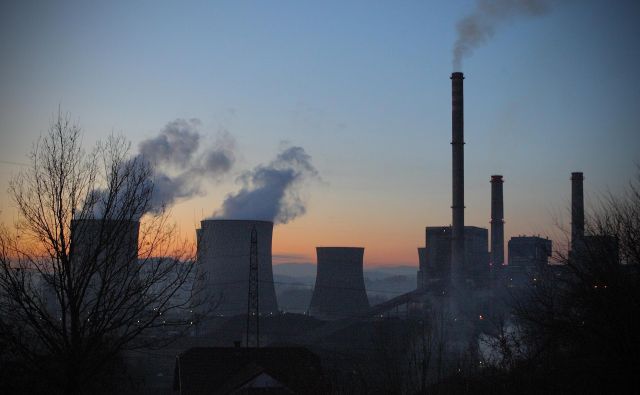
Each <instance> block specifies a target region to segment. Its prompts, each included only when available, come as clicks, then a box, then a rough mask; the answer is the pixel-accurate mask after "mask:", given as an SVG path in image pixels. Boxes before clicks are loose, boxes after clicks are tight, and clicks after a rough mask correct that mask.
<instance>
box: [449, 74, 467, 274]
mask: <svg viewBox="0 0 640 395" xmlns="http://www.w3.org/2000/svg"><path fill="white" fill-rule="evenodd" d="M463 81H464V75H463V74H462V73H460V72H455V73H451V99H452V100H451V134H452V139H451V153H452V161H453V163H452V205H451V209H452V220H451V225H452V232H451V233H452V234H451V280H452V282H453V283H454V285H455V284H456V283H457V282H458V280H459V278H460V275H461V272H462V268H463V266H464V92H463Z"/></svg>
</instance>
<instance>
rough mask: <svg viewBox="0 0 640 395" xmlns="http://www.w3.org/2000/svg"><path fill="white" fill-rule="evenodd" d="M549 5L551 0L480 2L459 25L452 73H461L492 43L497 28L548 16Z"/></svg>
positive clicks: (487, 0) (493, 0)
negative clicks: (465, 63)
mask: <svg viewBox="0 0 640 395" xmlns="http://www.w3.org/2000/svg"><path fill="white" fill-rule="evenodd" d="M550 3H551V1H550V0H478V1H477V2H476V8H475V10H474V11H473V12H472V13H471V14H470V15H467V16H466V17H464V18H462V19H461V20H460V21H459V22H458V25H457V30H458V38H457V39H456V42H455V44H454V46H453V69H454V70H461V68H462V59H463V58H465V57H467V56H468V55H470V54H471V52H473V50H474V49H476V48H477V47H479V46H481V45H482V44H484V43H486V42H487V41H488V40H489V39H491V37H493V34H494V32H495V29H496V27H498V25H500V24H502V23H505V22H508V21H509V20H512V19H515V18H518V17H528V16H530V17H534V16H540V15H545V14H547V13H548V12H549V9H550Z"/></svg>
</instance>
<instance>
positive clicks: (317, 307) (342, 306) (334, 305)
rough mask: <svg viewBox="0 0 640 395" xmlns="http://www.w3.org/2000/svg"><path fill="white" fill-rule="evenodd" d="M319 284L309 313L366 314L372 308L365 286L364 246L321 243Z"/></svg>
mask: <svg viewBox="0 0 640 395" xmlns="http://www.w3.org/2000/svg"><path fill="white" fill-rule="evenodd" d="M316 252H317V254H318V265H317V274H316V285H315V288H314V290H313V296H312V297H311V304H310V306H309V314H310V315H312V316H315V317H318V318H321V319H338V318H346V317H353V316H357V315H360V314H362V313H363V312H365V311H366V310H367V309H368V308H369V300H368V299H367V293H366V291H365V287H364V274H363V267H362V265H363V260H362V258H363V256H364V248H358V247H317V248H316Z"/></svg>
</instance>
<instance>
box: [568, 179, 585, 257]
mask: <svg viewBox="0 0 640 395" xmlns="http://www.w3.org/2000/svg"><path fill="white" fill-rule="evenodd" d="M583 181H584V176H583V175H582V172H574V173H571V249H572V250H573V251H576V249H577V247H578V244H579V243H580V240H582V238H583V237H584V194H583V192H582V182H583Z"/></svg>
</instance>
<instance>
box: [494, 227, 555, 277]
mask: <svg viewBox="0 0 640 395" xmlns="http://www.w3.org/2000/svg"><path fill="white" fill-rule="evenodd" d="M508 249H509V264H508V265H507V266H506V267H505V268H504V269H505V270H504V278H505V281H506V285H507V286H508V287H516V288H519V287H526V286H529V285H532V284H534V283H536V282H538V281H540V279H541V278H543V276H544V275H545V274H546V272H547V269H548V265H549V257H550V256H551V251H552V242H551V240H549V239H546V238H542V237H539V236H517V237H512V238H511V239H510V240H509V243H508Z"/></svg>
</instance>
